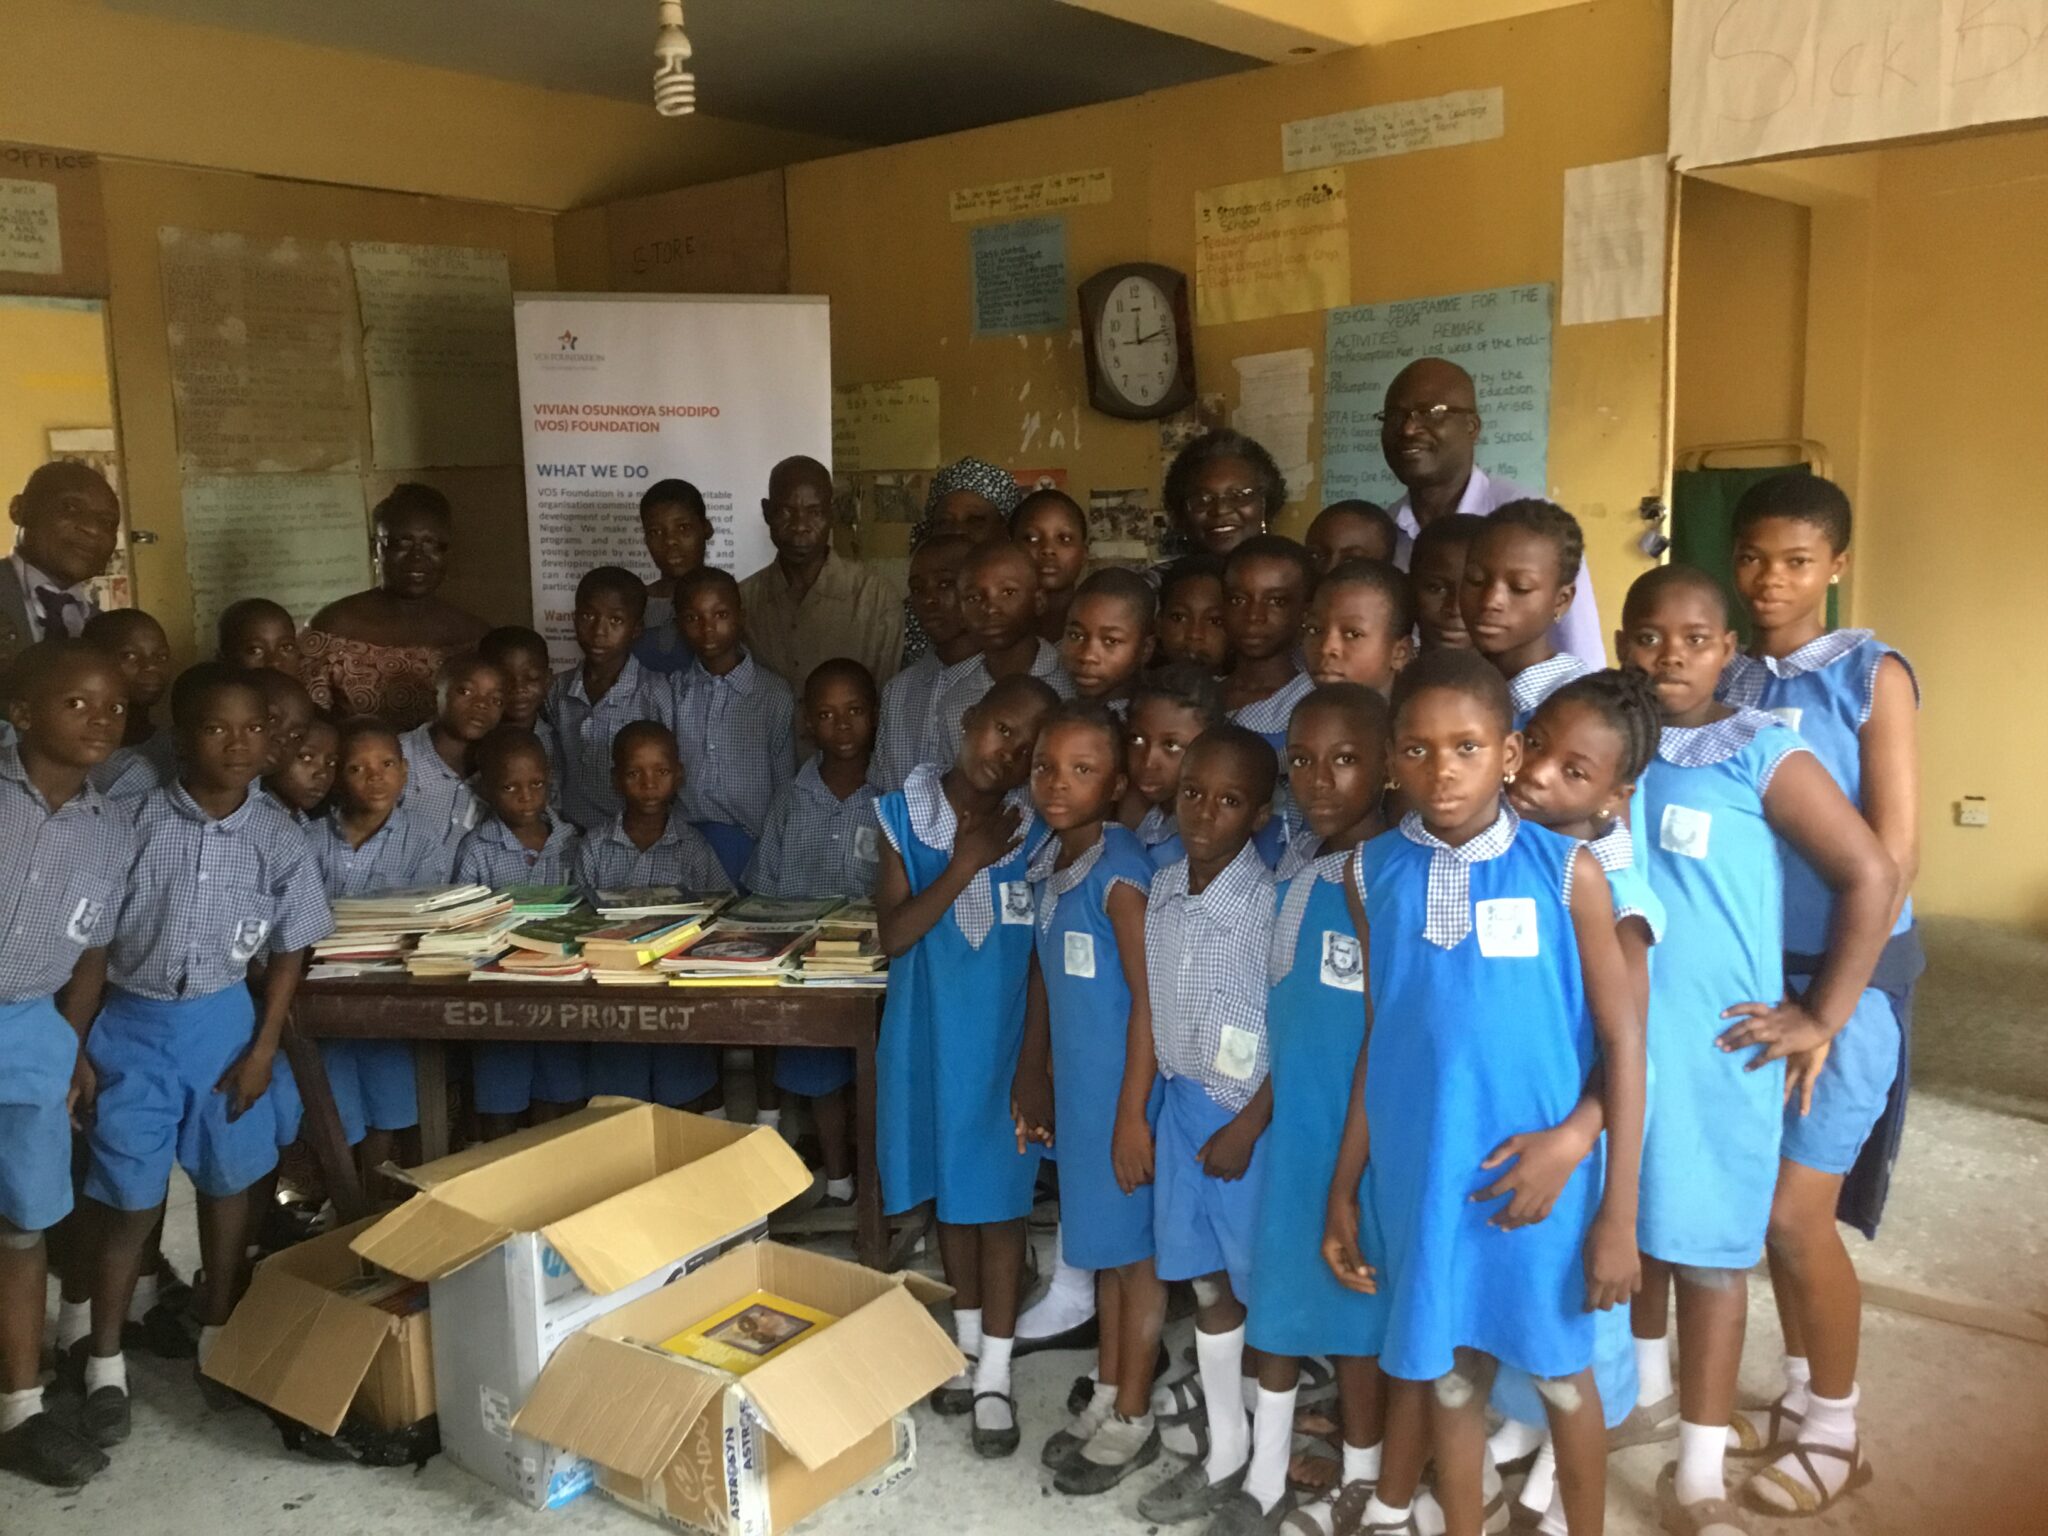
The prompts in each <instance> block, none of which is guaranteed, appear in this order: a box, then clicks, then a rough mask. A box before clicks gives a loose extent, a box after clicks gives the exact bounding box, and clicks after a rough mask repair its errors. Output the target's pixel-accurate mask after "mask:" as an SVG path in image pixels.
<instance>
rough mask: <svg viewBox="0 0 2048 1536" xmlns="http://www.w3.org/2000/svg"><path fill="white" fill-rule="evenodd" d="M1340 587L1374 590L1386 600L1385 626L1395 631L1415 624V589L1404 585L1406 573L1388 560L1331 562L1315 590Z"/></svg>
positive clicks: (1412, 627)
mask: <svg viewBox="0 0 2048 1536" xmlns="http://www.w3.org/2000/svg"><path fill="white" fill-rule="evenodd" d="M1340 587H1364V588H1366V589H1367V590H1368V591H1372V592H1377V593H1378V594H1379V595H1380V596H1381V597H1382V598H1384V599H1385V600H1386V604H1387V627H1388V628H1389V629H1390V630H1392V631H1393V632H1394V633H1395V634H1396V635H1405V634H1407V633H1409V632H1410V631H1411V630H1413V629H1414V628H1415V591H1414V589H1413V588H1412V587H1410V586H1409V585H1408V577H1407V575H1406V574H1405V573H1404V572H1403V571H1402V570H1401V568H1400V567H1399V566H1397V565H1395V564H1393V563H1392V562H1390V561H1386V560H1346V561H1345V562H1344V563H1343V564H1342V565H1337V566H1332V567H1331V569H1330V572H1329V574H1328V575H1326V576H1324V577H1323V579H1322V580H1321V581H1319V582H1317V583H1316V590H1317V591H1318V592H1334V591H1336V590H1337V589H1338V588H1340Z"/></svg>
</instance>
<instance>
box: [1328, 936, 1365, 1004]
mask: <svg viewBox="0 0 2048 1536" xmlns="http://www.w3.org/2000/svg"><path fill="white" fill-rule="evenodd" d="M1323 985H1324V986H1326V987H1336V988H1338V989H1339V990H1340V991H1344V992H1363V991H1364V990H1365V956H1364V954H1363V953H1362V952H1361V951H1360V949H1359V947H1358V936H1357V935H1356V934H1351V933H1339V932H1337V930H1336V929H1334V928H1325V929H1324V930H1323Z"/></svg>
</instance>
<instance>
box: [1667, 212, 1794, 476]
mask: <svg viewBox="0 0 2048 1536" xmlns="http://www.w3.org/2000/svg"><path fill="white" fill-rule="evenodd" d="M1808 218H1809V213H1808V210H1807V209H1806V207H1805V206H1803V205H1802V204H1799V203H1791V202H1783V201H1780V200H1778V199H1776V198H1769V197H1759V196H1757V195H1756V194H1754V193H1750V192H1742V191H1738V190H1736V189H1734V188H1732V187H1723V186H1717V185H1715V184H1714V183H1713V182H1710V181H1698V180H1690V179H1689V180H1687V181H1686V183H1685V189H1684V193H1683V197H1682V201H1681V204H1680V212H1679V234H1678V314H1677V324H1678V341H1677V351H1676V357H1675V361H1676V372H1677V384H1676V391H1675V420H1674V427H1673V433H1672V436H1673V446H1674V448H1675V449H1676V450H1678V451H1681V452H1682V451H1683V450H1685V449H1687V448H1695V447H1700V446H1702V445H1704V444H1708V443H1728V442H1748V441H1756V440H1759V439H1763V438H1796V437H1798V436H1800V435H1801V430H1802V423H1803V420H1804V413H1805V393H1806V287H1807V224H1808Z"/></svg>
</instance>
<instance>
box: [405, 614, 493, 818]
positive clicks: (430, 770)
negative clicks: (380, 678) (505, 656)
mask: <svg viewBox="0 0 2048 1536" xmlns="http://www.w3.org/2000/svg"><path fill="white" fill-rule="evenodd" d="M505 688H506V682H505V674H504V671H503V670H502V669H501V668H499V667H498V665H497V664H496V663H495V662H490V661H486V660H485V659H484V658H483V657H482V656H481V655H479V654H478V653H477V652H475V651H458V652H457V653H456V654H455V655H453V656H450V657H449V658H448V659H447V660H445V661H443V662H442V663H441V666H440V669H439V671H438V672H437V673H436V674H435V678H434V718H433V719H431V720H429V721H428V722H427V723H426V724H424V725H417V726H414V727H413V728H412V729H411V730H409V731H407V732H406V733H405V734H404V735H403V736H401V737H399V738H398V745H399V749H400V750H401V751H403V752H404V753H405V773H406V780H405V808H406V810H407V811H409V812H411V813H412V816H413V818H414V819H415V820H417V821H419V822H420V823H421V824H423V825H424V826H427V827H429V828H431V829H432V830H433V831H435V832H437V833H438V834H439V835H440V836H441V837H442V839H443V840H445V841H446V842H447V844H448V846H449V849H450V851H451V852H452V851H453V849H454V847H455V845H456V844H458V843H460V842H461V841H462V839H463V838H464V837H465V836H466V835H467V834H468V833H469V831H470V829H471V828H472V827H474V826H475V825H476V824H477V823H478V822H479V821H481V820H483V815H484V803H483V801H482V800H480V799H478V798H477V793H476V790H475V789H474V788H473V787H472V785H471V783H470V770H471V767H472V764H471V762H470V754H471V753H472V752H473V751H474V750H475V749H476V744H477V743H478V742H480V741H482V740H483V739H484V738H485V737H486V736H488V735H490V734H491V732H492V731H495V730H496V729H497V728H498V722H499V721H500V720H501V719H502V718H503V717H504V714H505Z"/></svg>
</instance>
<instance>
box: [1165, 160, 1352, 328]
mask: <svg viewBox="0 0 2048 1536" xmlns="http://www.w3.org/2000/svg"><path fill="white" fill-rule="evenodd" d="M1348 220H1349V215H1348V213H1347V211H1346V204H1345V200H1344V172H1343V171H1342V170H1341V169H1326V170H1316V171H1300V172H1297V173H1295V174H1294V175H1291V176H1269V177H1267V178H1266V179H1265V180H1263V181H1242V182H1238V183H1237V184H1236V185H1234V186H1228V187H1210V188H1208V189H1207V190H1206V191H1202V192H1197V193H1196V194H1195V323H1196V324H1198V325H1221V324H1223V323H1225V322H1226V321H1231V320H1262V319H1264V318H1265V317H1266V316H1268V315H1293V314H1299V313H1300V312H1301V311H1303V310H1309V309H1334V308H1336V307H1337V306H1338V305H1340V304H1349V303H1350V302H1351V227H1350V224H1349V222H1348Z"/></svg>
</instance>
